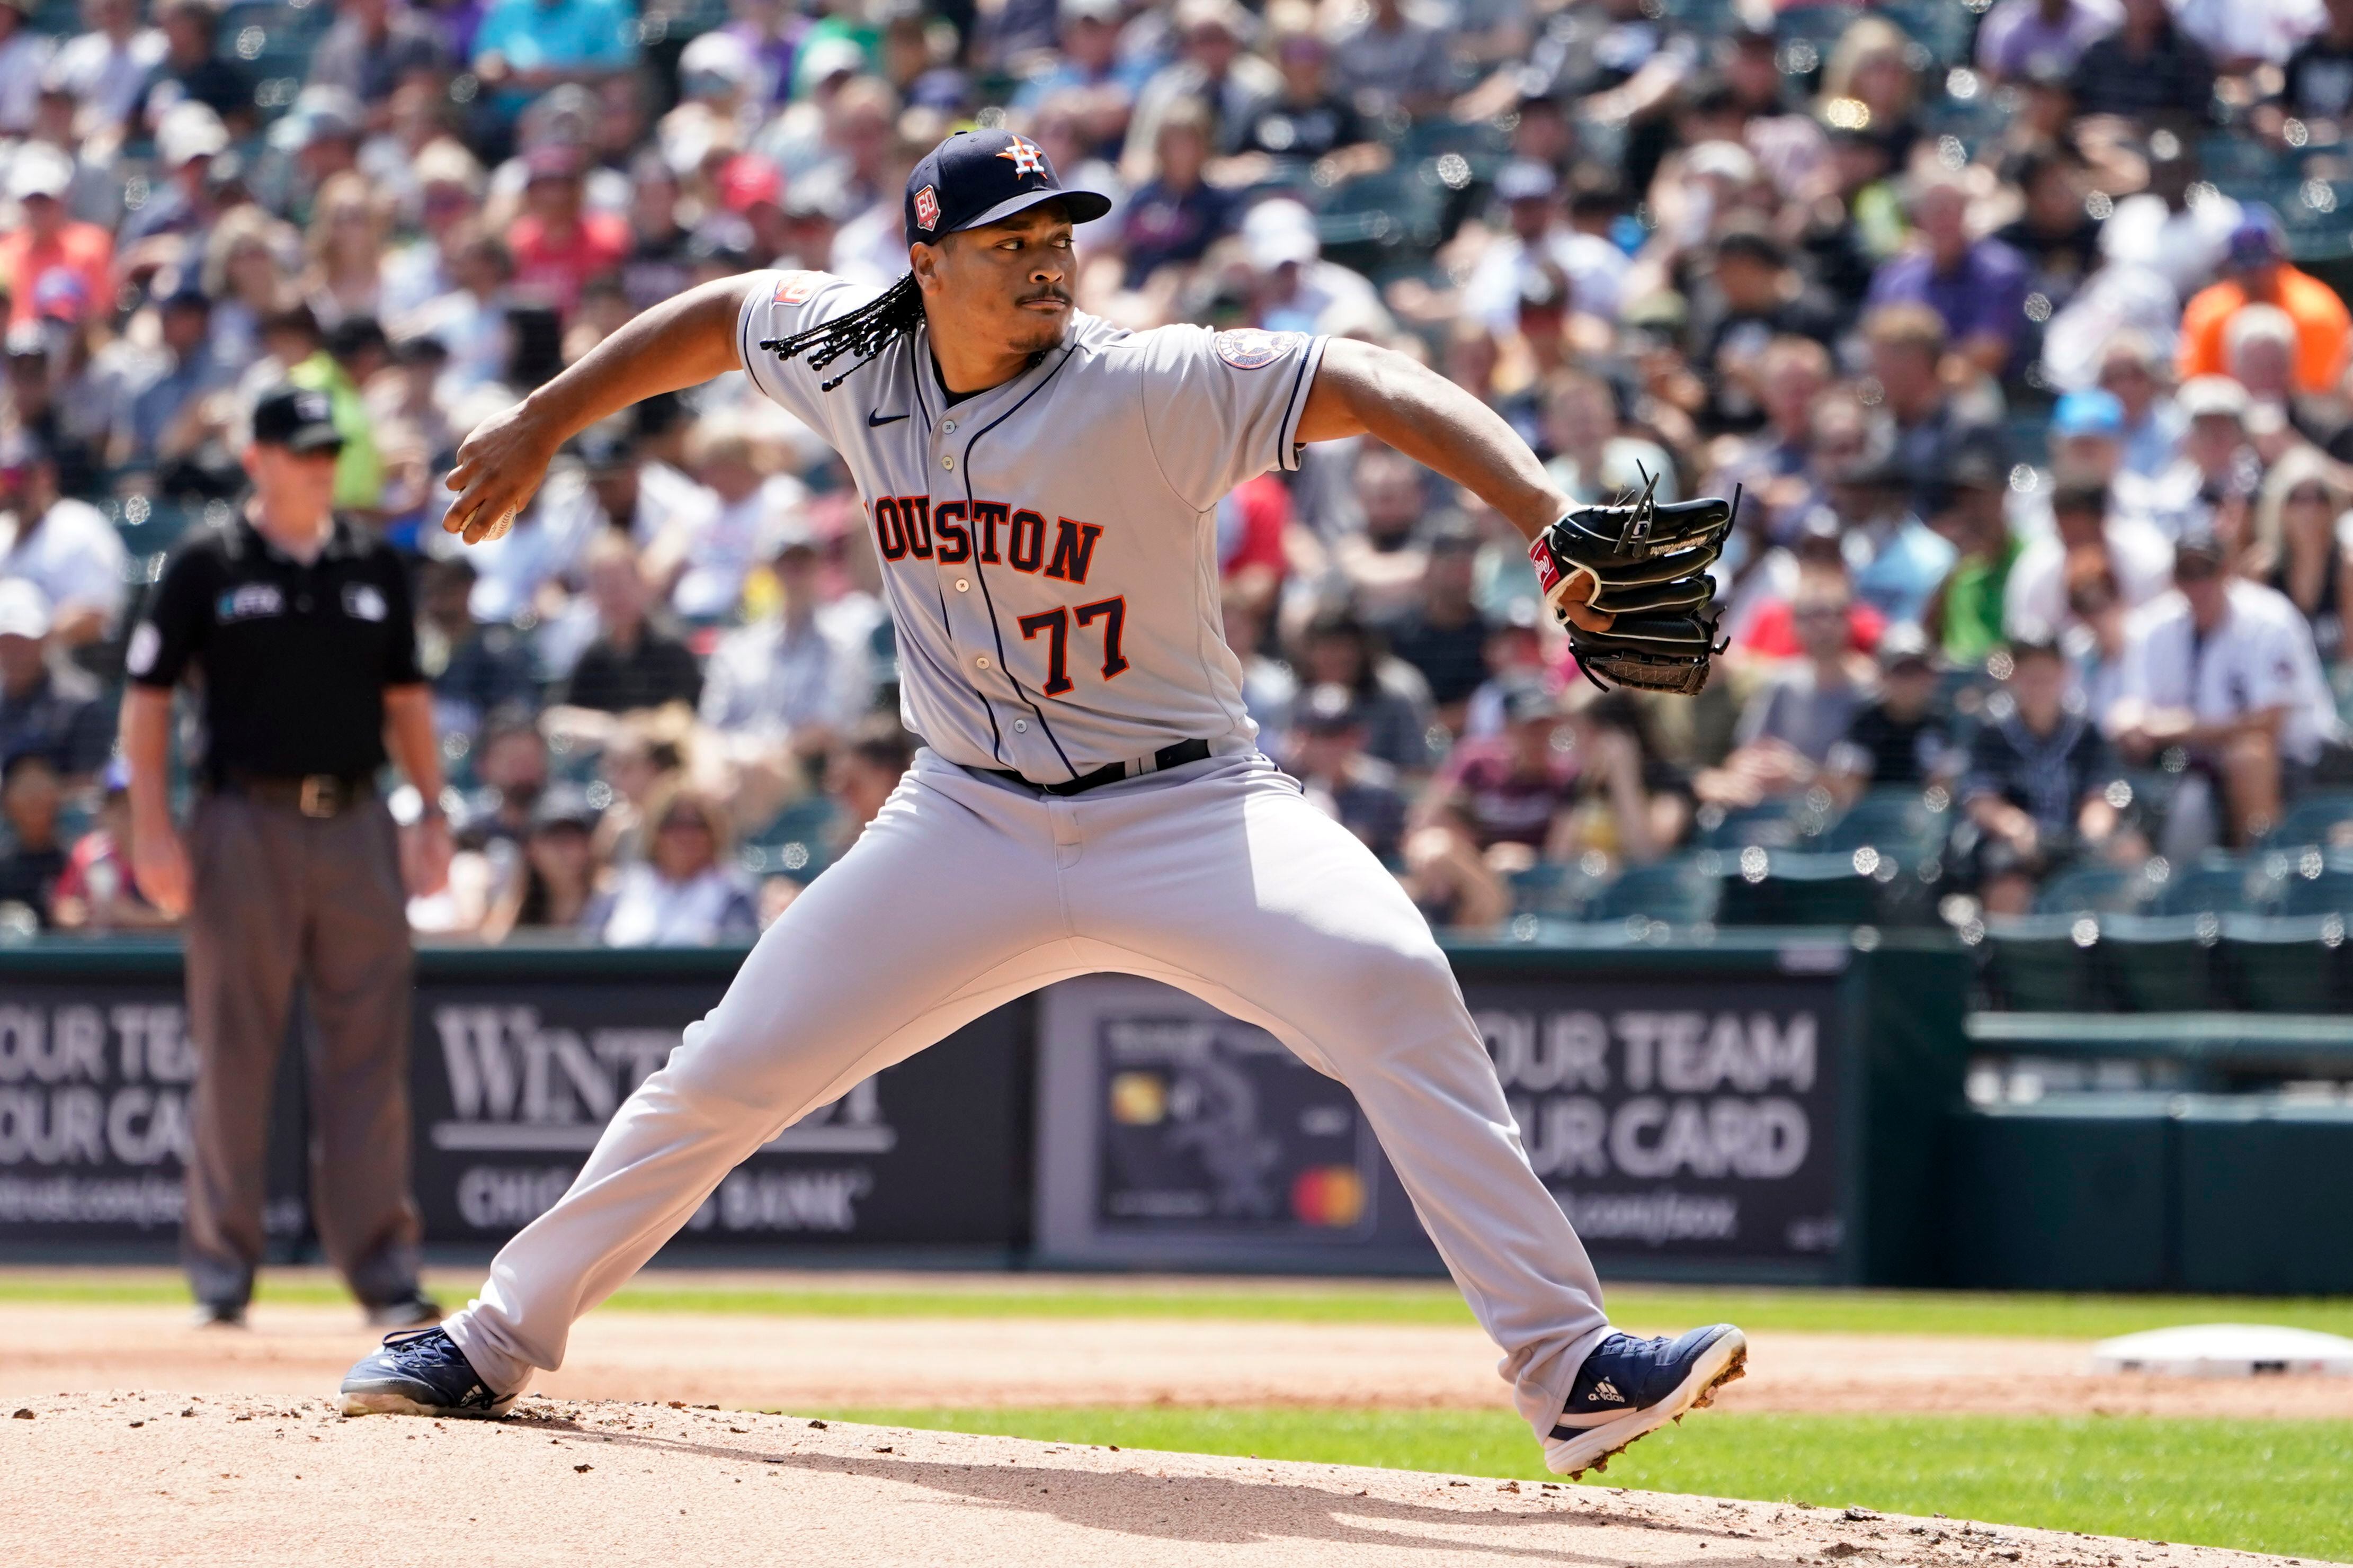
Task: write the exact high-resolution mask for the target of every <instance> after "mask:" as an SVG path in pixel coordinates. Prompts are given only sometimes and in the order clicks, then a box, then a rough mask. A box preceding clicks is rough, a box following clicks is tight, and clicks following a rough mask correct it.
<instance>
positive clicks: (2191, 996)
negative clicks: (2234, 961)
mask: <svg viewBox="0 0 2353 1568" xmlns="http://www.w3.org/2000/svg"><path fill="white" fill-rule="evenodd" d="M2221 935H2222V921H2221V916H2220V915H2217V914H2212V913H2205V914H2180V915H2109V916H2106V917H2105V918H2104V919H2103V920H2102V921H2100V940H2099V942H2098V943H2097V945H2096V946H2095V947H2094V948H2093V949H2092V950H2091V952H2092V953H2093V955H2094V958H2095V960H2096V962H2097V963H2098V965H2099V967H2100V969H2101V970H2102V971H2103V972H2104V973H2105V978H2106V980H2107V983H2108V985H2109V987H2110V988H2111V989H2112V990H2113V991H2114V992H2115V994H2116V996H2117V998H2118V999H2119V1000H2120V1001H2122V1002H2123V1004H2124V1005H2125V1006H2126V1007H2127V1008H2129V1009H2131V1010H2132V1011H2133V1012H2136V1013H2211V1012H2217V1011H2221V1010H2222V1009H2225V1008H2227V1007H2229V1006H2230V1005H2231V996H2230V987H2229V984H2228V983H2227V980H2226V977H2225V970H2224V966H2223V964H2222V963H2221V958H2220V954H2219V948H2220V944H2221Z"/></svg>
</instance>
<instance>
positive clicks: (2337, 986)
mask: <svg viewBox="0 0 2353 1568" xmlns="http://www.w3.org/2000/svg"><path fill="white" fill-rule="evenodd" d="M2220 956H2221V963H2222V964H2223V966H2224V968H2225V970H2226V972H2227V973H2228V975H2229V978H2230V984H2231V991H2232V995H2233V997H2234V998H2235V999H2236V1001H2237V1003H2238V1005H2241V1006H2242V1007H2245V1008H2247V1009H2248V1010H2250V1011H2252V1012H2257V1013H2336V1012H2341V1011H2343V1010H2344V1008H2345V1005H2346V1004H2347V1001H2348V998H2353V990H2348V970H2353V953H2348V950H2347V944H2346V942H2345V922H2344V921H2342V920H2341V919H2338V920H2335V921H2334V923H2333V924H2332V923H2331V917H2327V916H2321V917H2317V918H2315V917H2298V918H2288V917H2283V916H2266V915H2227V916H2225V917H2223V920H2222V940H2221V949H2220Z"/></svg>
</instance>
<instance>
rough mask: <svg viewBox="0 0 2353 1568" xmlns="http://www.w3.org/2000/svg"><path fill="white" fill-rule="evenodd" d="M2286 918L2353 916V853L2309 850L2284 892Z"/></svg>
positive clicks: (2282, 907)
mask: <svg viewBox="0 0 2353 1568" xmlns="http://www.w3.org/2000/svg"><path fill="white" fill-rule="evenodd" d="M2279 912H2280V913H2282V914H2284V915H2328V914H2333V915H2338V916H2344V915H2347V914H2353V851H2347V850H2341V849H2340V850H2334V851H2329V852H2327V853H2324V852H2322V851H2319V850H2316V849H2306V850H2304V851H2302V852H2301V853H2299V854H2298V855H2297V856H2296V857H2295V861H2294V863H2293V864H2292V865H2291V867H2290V868H2289V871H2288V875H2287V877H2286V879H2284V882H2283V883H2282V885H2281V888H2280V896H2279Z"/></svg>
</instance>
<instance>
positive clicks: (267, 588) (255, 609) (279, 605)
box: [213, 583, 286, 621]
mask: <svg viewBox="0 0 2353 1568" xmlns="http://www.w3.org/2000/svg"><path fill="white" fill-rule="evenodd" d="M285 613H286V595H284V594H281V593H280V592H279V590H278V584H275V583H240V584H237V586H236V587H234V588H231V589H230V590H229V591H228V592H227V593H226V594H223V595H221V596H220V602H219V603H218V604H216V605H214V606H213V618H214V619H215V620H218V621H252V620H259V619H261V618H262V617H263V616H282V615H284V614H285Z"/></svg>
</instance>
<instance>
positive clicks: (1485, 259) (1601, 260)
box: [1462, 158, 1628, 335]
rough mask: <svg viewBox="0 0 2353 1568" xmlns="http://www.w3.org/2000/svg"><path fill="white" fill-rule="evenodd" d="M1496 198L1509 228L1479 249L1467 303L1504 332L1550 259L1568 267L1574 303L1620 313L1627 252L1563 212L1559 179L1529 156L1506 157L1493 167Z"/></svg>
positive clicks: (1470, 311) (1468, 311)
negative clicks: (1532, 281)
mask: <svg viewBox="0 0 2353 1568" xmlns="http://www.w3.org/2000/svg"><path fill="white" fill-rule="evenodd" d="M1495 198H1496V200H1498V201H1499V202H1501V203H1502V204H1503V205H1504V221H1505V223H1506V224H1507V225H1508V226H1509V232H1508V233H1506V234H1504V235H1502V236H1500V237H1497V238H1495V239H1494V240H1493V241H1491V242H1490V243H1489V244H1488V246H1487V248H1486V249H1485V250H1483V251H1482V252H1480V254H1479V260H1478V262H1477V264H1476V265H1475V266H1474V267H1473V268H1472V272H1471V279H1470V281H1469V282H1467V283H1465V284H1464V285H1463V287H1462V311H1463V314H1465V315H1467V316H1474V317H1476V318H1478V319H1479V320H1480V321H1484V322H1485V323H1486V324H1487V327H1488V329H1489V330H1490V331H1493V332H1495V333H1497V334H1499V335H1501V334H1504V333H1509V332H1511V331H1514V329H1516V328H1517V326H1518V324H1519V308H1520V290H1521V285H1522V284H1523V283H1525V281H1526V280H1527V279H1528V277H1529V276H1530V275H1531V274H1533V273H1534V272H1535V270H1536V268H1539V267H1541V266H1542V265H1543V264H1544V263H1545V262H1546V261H1551V262H1553V263H1554V264H1555V265H1556V266H1558V267H1559V268H1560V269H1561V270H1562V271H1563V272H1564V273H1567V275H1568V281H1569V286H1570V288H1571V289H1573V290H1574V291H1575V299H1576V304H1577V309H1578V310H1583V311H1585V312H1587V313H1588V314H1589V315H1595V316H1599V317H1602V318H1603V319H1605V320H1608V319H1611V318H1614V317H1615V316H1616V315H1617V314H1618V296H1619V290H1620V286H1621V285H1622V284H1623V282H1624V281H1625V277H1626V268H1627V266H1628V262H1627V258H1626V253H1625V252H1624V251H1622V250H1620V249H1619V248H1618V247H1616V246H1614V245H1611V244H1610V243H1609V241H1608V240H1606V239H1604V238H1602V237H1600V236H1599V235H1591V234H1585V233H1581V232H1579V231H1578V230H1577V229H1575V228H1572V227H1571V226H1569V225H1568V224H1567V222H1566V221H1565V220H1564V219H1563V218H1562V216H1561V212H1560V181H1559V177H1558V176H1557V175H1556V174H1554V173H1553V171H1552V170H1551V168H1550V167H1548V166H1547V165H1546V164H1543V163H1537V162H1536V161H1535V160H1534V159H1532V158H1524V159H1521V160H1519V161H1517V162H1515V163H1506V164H1505V165H1504V167H1503V168H1502V169H1501V170H1500V171H1498V172H1497V174H1496V175H1495Z"/></svg>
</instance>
